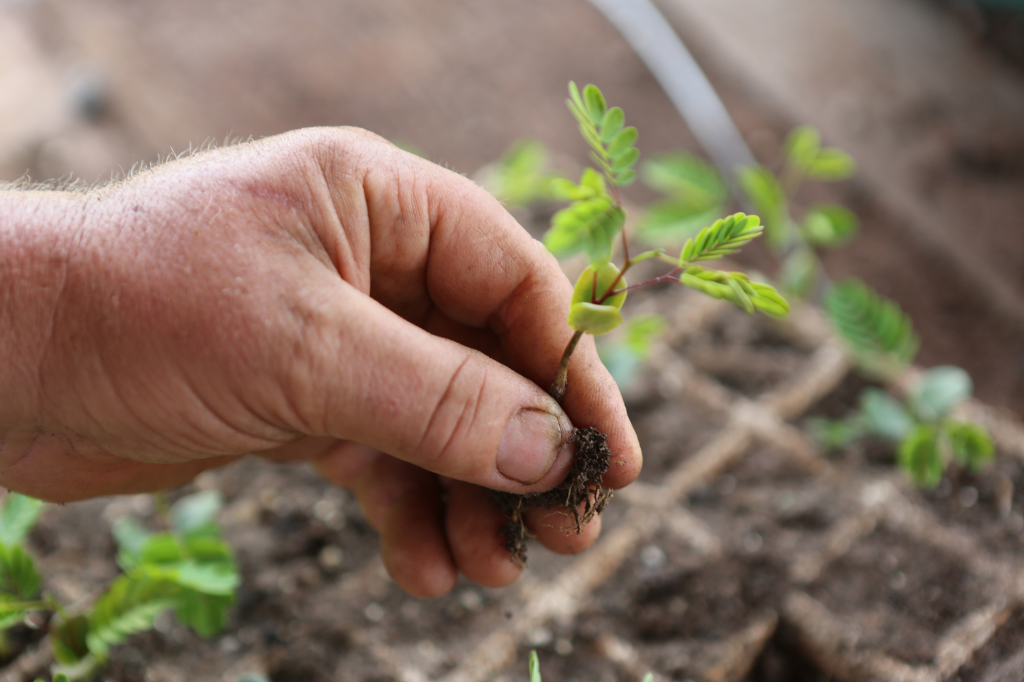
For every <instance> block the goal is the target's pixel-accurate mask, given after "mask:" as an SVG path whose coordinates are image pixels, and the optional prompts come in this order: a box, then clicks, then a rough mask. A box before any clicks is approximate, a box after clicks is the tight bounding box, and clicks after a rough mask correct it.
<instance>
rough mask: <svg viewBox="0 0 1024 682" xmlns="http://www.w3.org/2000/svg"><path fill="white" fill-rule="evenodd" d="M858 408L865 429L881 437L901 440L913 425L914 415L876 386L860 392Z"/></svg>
mask: <svg viewBox="0 0 1024 682" xmlns="http://www.w3.org/2000/svg"><path fill="white" fill-rule="evenodd" d="M860 409H861V412H862V413H863V415H864V427H865V429H866V430H867V431H868V432H869V433H872V434H874V435H876V436H881V437H882V438H887V439H889V440H893V441H901V440H903V439H904V438H905V437H906V436H907V434H909V433H910V431H911V430H912V429H913V428H914V426H915V420H914V417H913V416H912V415H911V414H910V412H908V411H907V409H906V408H904V407H903V404H902V403H900V402H899V401H898V400H896V399H895V398H893V397H892V396H891V395H889V394H888V393H886V392H885V391H882V390H879V389H877V388H869V389H866V390H865V391H864V392H863V393H861V396H860Z"/></svg>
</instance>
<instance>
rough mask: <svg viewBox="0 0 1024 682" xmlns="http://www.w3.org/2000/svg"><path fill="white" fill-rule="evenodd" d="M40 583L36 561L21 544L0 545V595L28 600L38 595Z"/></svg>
mask: <svg viewBox="0 0 1024 682" xmlns="http://www.w3.org/2000/svg"><path fill="white" fill-rule="evenodd" d="M40 585H42V578H40V576H39V572H38V571H37V570H36V563H35V561H33V560H32V557H31V556H29V555H28V553H27V552H26V551H25V550H24V549H23V548H22V547H21V545H14V546H12V547H7V546H6V545H0V593H2V595H0V596H3V597H7V598H8V599H10V598H13V599H16V600H22V601H29V600H32V599H35V598H36V596H38V594H39V587H40Z"/></svg>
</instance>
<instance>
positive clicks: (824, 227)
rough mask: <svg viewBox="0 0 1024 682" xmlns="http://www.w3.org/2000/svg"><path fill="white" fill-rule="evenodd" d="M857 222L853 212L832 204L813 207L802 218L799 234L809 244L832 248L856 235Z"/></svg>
mask: <svg viewBox="0 0 1024 682" xmlns="http://www.w3.org/2000/svg"><path fill="white" fill-rule="evenodd" d="M857 227H858V220H857V216H856V214H854V213H853V211H851V210H849V209H847V208H843V207H842V206H836V205H833V204H822V205H820V206H815V207H814V208H813V209H811V210H810V211H808V212H807V215H805V216H804V222H803V224H802V225H801V232H802V233H803V235H804V239H806V240H807V241H808V242H809V243H810V244H812V245H814V246H822V247H826V248H833V247H836V246H841V245H843V244H845V243H846V242H848V241H850V239H852V238H853V237H854V236H855V235H856V234H857Z"/></svg>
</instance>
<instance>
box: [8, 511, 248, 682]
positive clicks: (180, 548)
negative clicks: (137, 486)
mask: <svg viewBox="0 0 1024 682" xmlns="http://www.w3.org/2000/svg"><path fill="white" fill-rule="evenodd" d="M221 506H222V503H221V498H220V494H219V493H217V492H215V491H208V492H201V493H197V494H194V495H190V496H188V497H184V498H182V499H181V500H179V501H178V502H177V503H175V504H174V505H173V506H171V507H170V509H169V510H168V513H167V517H168V523H167V528H166V529H165V530H162V531H158V532H152V531H149V530H146V529H145V528H143V527H142V526H141V525H140V524H139V523H138V522H136V521H135V520H134V519H131V518H128V517H121V518H118V519H116V520H115V521H114V524H113V534H114V539H115V540H116V542H117V546H118V558H117V561H118V564H119V565H120V567H121V569H122V571H123V572H122V574H121V575H119V576H118V577H117V578H115V579H114V581H113V582H112V583H111V584H110V585H109V587H108V588H107V589H106V590H105V591H104V592H103V593H102V594H100V595H99V596H98V597H97V598H96V599H95V601H94V602H93V603H92V606H91V607H90V608H88V609H87V610H80V609H79V608H78V607H77V605H76V606H75V607H71V606H67V605H63V604H61V603H60V602H59V601H58V600H57V599H56V598H55V597H54V596H53V595H51V594H49V593H47V592H45V591H43V590H42V587H43V580H42V578H41V577H40V575H39V573H38V571H37V570H36V565H35V561H34V560H33V559H32V557H31V555H29V554H28V552H26V551H25V548H24V546H23V543H24V540H25V537H26V536H27V534H28V532H29V531H30V530H31V528H32V526H33V525H34V523H35V522H36V520H37V519H38V517H39V514H40V512H41V510H42V507H43V503H42V502H40V501H38V500H34V499H32V498H28V497H25V496H23V495H19V494H17V493H8V494H7V495H6V496H5V497H4V500H3V503H2V504H0V543H2V544H0V629H4V630H6V629H8V628H10V627H12V626H14V625H16V624H17V623H20V622H21V621H23V620H24V619H25V618H27V617H29V616H30V615H32V614H40V615H41V617H42V618H43V619H44V622H46V623H47V629H48V633H49V637H48V639H49V642H50V645H51V647H52V649H53V654H54V658H55V659H56V661H57V663H58V666H57V672H58V673H61V674H63V675H66V678H65V679H70V680H71V681H72V682H74V681H75V680H86V679H91V678H92V677H94V676H95V675H96V674H97V673H98V672H99V671H100V670H101V669H102V668H103V666H104V665H105V664H106V662H107V660H108V659H109V655H110V650H111V648H112V647H114V646H116V645H118V644H120V643H122V642H123V641H124V640H125V639H127V638H128V637H129V636H130V635H132V634H135V633H137V632H141V631H144V630H148V629H150V628H152V627H153V623H154V621H155V620H156V619H157V618H158V617H159V616H161V615H162V614H164V613H165V612H168V611H171V612H173V613H174V614H175V616H176V617H177V619H178V621H179V622H180V623H182V624H183V625H187V626H189V627H191V628H192V629H193V630H194V631H195V632H197V633H198V634H200V635H202V636H204V637H209V636H212V635H214V634H216V633H217V632H219V631H220V630H222V629H223V628H224V626H225V625H226V623H227V614H228V610H229V609H230V607H231V605H232V604H233V603H234V595H235V590H236V589H237V587H238V583H239V576H238V570H237V568H236V566H235V560H234V556H233V552H232V551H231V548H230V546H228V544H227V543H225V542H224V540H223V539H222V538H221V531H220V527H219V526H218V525H217V523H216V520H215V517H216V515H217V513H218V512H219V511H220V508H221ZM58 677H59V676H58ZM56 680H57V678H56V677H55V678H54V681H55V682H56Z"/></svg>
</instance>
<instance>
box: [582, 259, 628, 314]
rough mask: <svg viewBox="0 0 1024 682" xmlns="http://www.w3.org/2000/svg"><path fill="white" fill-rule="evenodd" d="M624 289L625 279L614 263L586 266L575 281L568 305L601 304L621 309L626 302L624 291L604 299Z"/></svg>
mask: <svg viewBox="0 0 1024 682" xmlns="http://www.w3.org/2000/svg"><path fill="white" fill-rule="evenodd" d="M625 288H626V278H625V277H622V276H621V273H620V271H619V268H618V266H617V265H615V264H614V263H599V264H595V265H588V266H587V267H586V268H584V270H583V272H581V273H580V276H579V278H578V279H577V280H576V286H574V287H573V290H572V299H571V301H570V304H576V303H603V304H604V305H610V306H612V307H615V308H621V307H622V305H623V304H624V303H625V302H626V292H625V291H623V292H622V293H620V294H615V295H614V296H610V297H609V298H607V299H604V297H605V295H606V294H608V293H610V292H611V291H617V290H619V289H625ZM601 299H604V300H601Z"/></svg>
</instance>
